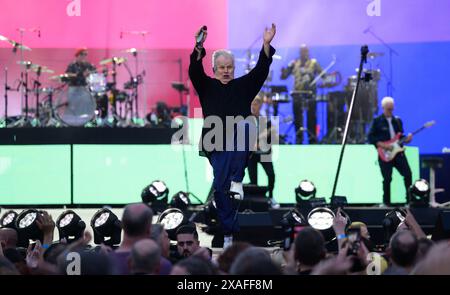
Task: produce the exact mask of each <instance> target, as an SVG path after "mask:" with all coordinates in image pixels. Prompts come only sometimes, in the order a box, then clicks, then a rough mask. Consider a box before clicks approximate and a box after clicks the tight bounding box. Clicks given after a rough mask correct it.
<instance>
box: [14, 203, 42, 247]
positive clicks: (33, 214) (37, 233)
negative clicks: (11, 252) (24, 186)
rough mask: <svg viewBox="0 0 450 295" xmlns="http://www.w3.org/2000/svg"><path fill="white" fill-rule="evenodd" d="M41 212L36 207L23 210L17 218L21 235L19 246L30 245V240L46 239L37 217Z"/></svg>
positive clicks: (19, 234) (18, 230)
mask: <svg viewBox="0 0 450 295" xmlns="http://www.w3.org/2000/svg"><path fill="white" fill-rule="evenodd" d="M39 214H41V213H40V212H39V211H38V210H36V209H27V210H23V211H22V212H21V213H20V214H19V215H18V216H17V219H16V225H15V226H16V229H17V233H18V236H19V242H18V246H19V247H28V245H29V242H30V240H32V241H36V240H40V241H41V242H42V240H43V239H44V234H43V232H42V231H41V229H40V228H39V227H38V225H37V218H38V216H39Z"/></svg>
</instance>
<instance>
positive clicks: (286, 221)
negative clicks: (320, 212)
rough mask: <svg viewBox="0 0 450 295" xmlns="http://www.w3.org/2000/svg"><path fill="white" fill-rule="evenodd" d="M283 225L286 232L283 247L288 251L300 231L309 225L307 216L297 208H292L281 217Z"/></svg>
mask: <svg viewBox="0 0 450 295" xmlns="http://www.w3.org/2000/svg"><path fill="white" fill-rule="evenodd" d="M280 223H281V226H282V228H283V232H284V241H283V249H284V250H286V251H288V250H289V249H290V247H291V244H292V243H293V242H294V240H295V238H296V237H297V234H298V232H299V231H301V230H302V229H303V228H304V227H305V226H307V225H308V223H307V221H306V219H305V217H304V216H303V215H302V214H301V213H300V212H299V211H298V210H297V209H292V210H290V211H288V212H287V213H285V214H284V215H283V217H282V218H281V221H280Z"/></svg>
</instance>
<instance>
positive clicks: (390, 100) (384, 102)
mask: <svg viewBox="0 0 450 295" xmlns="http://www.w3.org/2000/svg"><path fill="white" fill-rule="evenodd" d="M388 103H392V104H394V99H393V98H392V97H390V96H385V97H384V98H383V99H382V100H381V106H382V107H383V108H384V106H385V105H386V104H388Z"/></svg>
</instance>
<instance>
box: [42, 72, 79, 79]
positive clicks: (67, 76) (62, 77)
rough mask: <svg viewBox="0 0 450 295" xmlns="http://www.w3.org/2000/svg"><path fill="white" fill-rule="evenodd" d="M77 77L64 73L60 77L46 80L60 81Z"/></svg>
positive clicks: (56, 76)
mask: <svg viewBox="0 0 450 295" xmlns="http://www.w3.org/2000/svg"><path fill="white" fill-rule="evenodd" d="M76 76H77V75H76V74H74V73H64V74H60V75H55V76H51V77H50V78H48V79H49V80H62V79H70V78H75V77H76Z"/></svg>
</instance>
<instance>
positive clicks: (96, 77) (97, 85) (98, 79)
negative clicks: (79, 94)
mask: <svg viewBox="0 0 450 295" xmlns="http://www.w3.org/2000/svg"><path fill="white" fill-rule="evenodd" d="M86 82H87V84H88V86H89V90H90V91H91V92H93V93H95V94H103V93H105V91H106V78H105V76H104V75H103V74H98V73H91V74H89V76H88V77H87V78H86Z"/></svg>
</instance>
